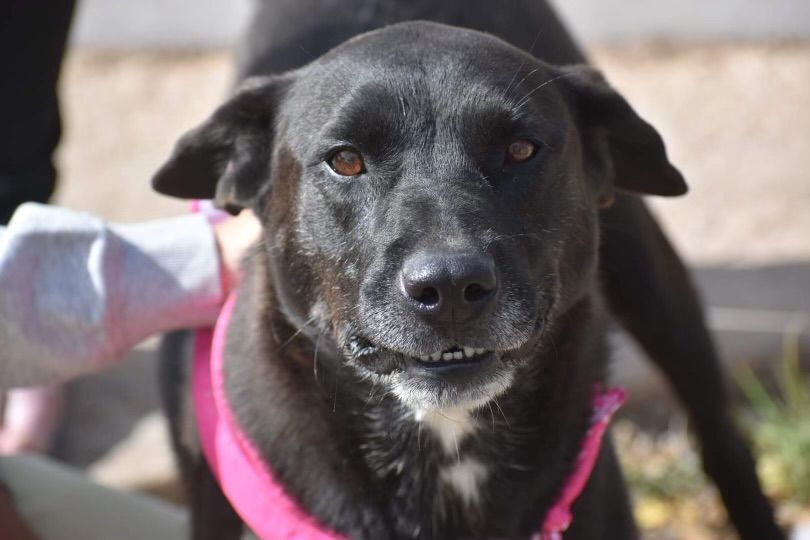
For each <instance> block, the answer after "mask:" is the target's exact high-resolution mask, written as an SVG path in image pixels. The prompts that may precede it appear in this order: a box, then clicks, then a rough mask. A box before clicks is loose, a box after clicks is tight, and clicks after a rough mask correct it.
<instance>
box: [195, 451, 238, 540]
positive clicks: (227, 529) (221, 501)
mask: <svg viewBox="0 0 810 540" xmlns="http://www.w3.org/2000/svg"><path fill="white" fill-rule="evenodd" d="M190 480H191V482H190V486H189V487H190V494H191V538H192V539H193V540H231V539H233V540H238V538H239V537H240V536H241V535H242V520H241V519H240V518H239V516H238V515H237V514H236V512H235V511H234V509H233V508H232V507H231V505H230V503H229V502H228V500H227V499H226V498H225V495H223V494H222V490H221V489H220V488H219V484H218V483H217V481H216V479H215V478H214V475H213V474H212V473H211V469H210V468H209V467H208V463H206V462H205V460H204V459H199V460H197V462H196V463H195V464H194V465H193V470H192V473H191V479H190Z"/></svg>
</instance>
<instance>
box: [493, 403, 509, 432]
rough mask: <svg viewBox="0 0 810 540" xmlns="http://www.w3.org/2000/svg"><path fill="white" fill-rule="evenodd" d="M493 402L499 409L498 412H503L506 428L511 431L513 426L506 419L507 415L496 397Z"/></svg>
mask: <svg viewBox="0 0 810 540" xmlns="http://www.w3.org/2000/svg"><path fill="white" fill-rule="evenodd" d="M492 402H493V403H494V404H495V406H496V407H498V410H499V411H501V416H502V417H503V421H504V422H506V427H508V428H510V429H511V428H512V425H511V424H510V423H509V420H508V419H507V418H506V413H504V412H503V409H502V408H501V404H500V403H498V400H497V399H496V398H494V397H493V398H492Z"/></svg>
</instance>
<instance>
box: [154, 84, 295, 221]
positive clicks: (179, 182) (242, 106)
mask: <svg viewBox="0 0 810 540" xmlns="http://www.w3.org/2000/svg"><path fill="white" fill-rule="evenodd" d="M290 82H291V77H290V76H288V75H280V76H269V77H254V78H250V79H246V80H245V82H243V83H242V84H241V85H239V87H238V88H237V89H236V92H235V93H234V95H233V96H232V97H231V98H230V99H229V100H228V101H227V102H226V103H225V104H224V105H222V106H220V107H219V108H218V109H217V110H216V111H215V112H214V114H213V115H211V117H210V118H209V119H208V120H206V121H205V122H203V124H202V125H200V126H198V127H196V128H194V129H192V130H191V131H189V132H188V133H186V134H185V135H183V137H182V138H181V139H180V140H179V141H178V142H177V144H176V145H175V147H174V151H173V152H172V155H171V156H170V157H169V160H168V161H167V162H166V163H164V164H163V166H162V167H161V168H160V170H158V172H157V173H155V176H154V177H153V178H152V187H153V188H154V189H155V190H156V191H158V192H160V193H163V194H164V195H171V196H173V197H181V198H184V199H214V203H215V204H216V205H217V206H218V207H220V208H223V209H225V210H227V211H228V212H231V213H233V214H235V213H238V212H239V210H241V209H242V208H246V207H249V206H252V204H253V202H254V201H255V200H256V197H257V196H258V195H259V194H260V192H261V191H262V190H263V188H264V187H265V186H267V187H269V174H270V155H271V153H272V151H273V148H272V141H273V132H274V130H275V112H276V110H277V108H278V104H279V103H280V101H281V99H282V97H283V95H284V93H285V92H286V90H287V88H288V87H289V84H290Z"/></svg>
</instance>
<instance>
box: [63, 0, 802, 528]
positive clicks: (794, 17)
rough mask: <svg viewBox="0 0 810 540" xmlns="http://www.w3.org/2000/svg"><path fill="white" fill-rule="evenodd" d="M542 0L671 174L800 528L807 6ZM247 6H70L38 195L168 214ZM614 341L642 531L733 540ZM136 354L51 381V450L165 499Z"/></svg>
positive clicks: (744, 405)
mask: <svg viewBox="0 0 810 540" xmlns="http://www.w3.org/2000/svg"><path fill="white" fill-rule="evenodd" d="M552 3H554V4H555V5H557V7H558V8H559V10H560V12H561V14H562V16H563V18H564V20H565V21H566V23H567V24H568V25H569V28H571V29H572V30H573V32H574V34H575V35H576V36H577V37H578V38H579V39H580V41H581V43H582V44H583V46H584V47H585V48H586V50H587V51H588V53H589V55H590V56H591V58H592V60H593V62H594V63H595V64H596V65H597V66H598V67H600V68H601V69H602V70H603V71H604V72H605V74H606V75H607V77H608V79H609V80H610V81H611V82H612V83H613V84H614V85H615V86H616V87H618V88H619V89H620V91H621V92H623V93H624V95H625V96H626V97H627V98H628V100H629V101H630V102H631V103H632V104H633V106H634V107H635V108H636V109H637V110H638V111H639V112H640V113H641V114H642V116H644V117H645V118H646V119H648V120H649V121H650V122H651V123H652V124H654V125H655V126H656V127H657V128H658V130H659V131H660V132H661V133H662V135H663V137H664V139H665V140H666V142H667V145H668V148H669V151H670V155H671V158H672V160H673V162H674V163H675V164H676V165H677V166H678V167H679V168H680V169H681V170H682V171H683V172H684V173H685V176H686V178H687V180H688V181H689V183H690V186H691V192H690V193H689V195H688V196H686V197H683V198H679V199H674V200H653V201H651V202H652V204H653V207H654V209H655V212H656V214H657V215H658V216H659V217H660V219H661V220H662V222H663V224H664V226H665V228H666V230H667V231H668V233H669V234H670V237H671V238H672V239H673V241H674V243H675V244H676V246H677V247H678V249H679V250H680V252H681V254H682V255H683V256H684V257H685V259H686V260H687V261H688V263H689V264H690V265H691V266H692V267H693V268H694V270H695V273H696V274H695V275H696V278H697V280H698V283H699V286H700V288H701V290H702V292H703V295H704V298H705V300H706V304H707V309H708V313H709V319H710V322H711V325H712V328H713V330H714V331H715V334H716V337H717V340H718V342H719V344H720V346H721V349H722V351H723V356H724V360H725V361H726V362H727V363H728V365H729V373H730V375H731V377H730V380H729V385H730V387H732V388H734V389H735V395H736V396H737V398H738V404H739V419H740V422H741V423H742V424H743V425H744V426H745V427H746V429H747V430H748V433H749V434H750V436H751V437H752V440H753V441H754V444H755V447H756V450H757V452H758V454H759V455H760V473H761V475H762V478H763V480H764V482H765V485H766V489H767V490H768V492H769V494H770V495H771V496H772V497H773V499H774V500H775V501H776V503H777V506H778V513H779V518H780V520H782V522H783V523H784V524H787V525H790V524H797V523H802V522H807V521H809V520H810V386H808V378H807V370H806V368H807V365H808V360H810V2H808V1H807V0H770V1H754V0H714V1H712V2H705V1H700V0H678V1H675V0H667V1H663V0H661V1H657V2H649V1H643V0H564V1H563V0H557V1H556V2H552ZM250 12H251V3H250V1H249V0H230V1H227V2H224V1H218V0H139V1H138V2H131V1H125V0H80V1H79V5H78V11H77V15H76V19H75V21H74V26H73V32H72V36H71V43H72V46H71V48H70V51H69V53H68V55H67V58H66V63H65V66H64V70H63V76H62V81H61V86H60V88H61V96H62V99H63V113H64V120H65V133H64V137H63V141H62V144H61V146H60V149H59V151H58V165H59V171H60V179H59V187H58V191H57V195H56V199H55V202H56V203H58V204H62V205H65V206H68V207H71V208H74V209H80V210H86V211H89V212H92V213H95V214H98V215H101V216H103V217H105V218H107V219H109V220H114V221H133V220H143V219H149V218H156V217H161V216H168V215H174V214H179V213H183V212H186V211H187V205H186V203H184V202H181V201H176V200H171V199H168V198H165V197H161V196H158V195H156V194H154V193H152V192H151V191H150V188H149V178H150V175H151V174H152V172H153V171H155V170H156V168H157V167H158V166H159V165H160V164H161V163H162V160H163V159H164V158H165V157H166V156H167V155H168V152H169V151H170V149H171V147H172V144H173V143H174V141H175V140H176V139H177V138H178V136H179V135H180V134H182V133H183V132H184V131H185V130H187V129H189V128H190V127H192V126H194V125H196V124H197V123H198V122H200V121H201V120H202V119H203V118H204V117H206V116H207V115H208V114H209V113H210V112H211V110H212V109H213V108H214V107H215V106H216V105H217V104H218V103H219V102H220V101H221V100H222V98H223V97H224V96H225V94H226V92H227V91H228V88H229V86H230V84H231V83H232V66H231V54H232V50H233V47H234V45H235V43H236V41H237V38H238V36H239V34H240V31H241V29H242V28H243V26H244V25H245V23H246V22H247V20H248V18H249V16H250ZM614 344H615V349H616V366H615V370H614V376H615V378H616V379H617V380H618V381H621V383H622V384H623V385H625V386H626V387H627V388H628V390H629V391H630V396H631V402H630V404H629V405H628V407H627V410H626V412H625V413H624V416H623V418H622V420H621V421H620V422H619V424H618V425H617V430H616V432H617V438H618V441H619V447H620V451H621V454H622V458H623V461H624V462H625V467H626V469H627V475H628V477H629V479H630V482H631V485H632V488H633V491H634V500H635V507H636V514H637V518H638V520H639V522H640V524H641V525H642V527H643V528H644V530H645V536H646V537H647V538H694V539H700V538H725V537H732V536H731V532H730V531H729V529H728V527H727V526H726V525H725V517H724V515H723V511H722V507H721V506H720V505H719V504H718V502H717V498H716V496H715V495H714V492H713V490H712V488H711V487H709V486H707V485H706V484H705V481H704V479H703V476H702V473H701V472H700V467H699V462H698V460H697V457H696V455H695V454H694V452H693V451H692V449H691V448H692V447H691V446H690V444H689V441H688V437H687V435H686V433H687V426H686V421H685V419H684V418H683V416H682V415H681V414H680V412H679V410H678V408H677V405H676V404H675V403H674V402H673V400H672V399H671V397H670V395H669V392H668V391H667V389H666V387H665V386H664V385H663V384H662V382H661V381H660V380H659V378H658V377H657V375H656V374H655V373H654V372H652V370H651V369H650V368H649V367H648V365H647V364H646V363H645V362H644V361H643V359H642V358H641V353H639V352H638V350H637V349H635V348H634V347H633V346H632V345H631V344H630V343H629V342H628V341H627V340H626V339H625V338H624V336H622V335H621V334H618V333H617V334H616V335H615V337H614ZM155 347H156V341H155V340H151V341H148V342H146V343H144V344H142V345H141V346H139V347H138V348H137V349H136V350H135V351H133V352H132V353H131V355H130V358H129V359H128V360H127V361H126V362H124V363H123V364H122V365H121V366H119V367H118V368H116V369H115V370H113V371H112V372H110V373H105V374H103V375H101V376H96V377H91V378H87V379H83V380H80V381H77V382H75V383H72V384H71V385H70V388H69V392H68V407H67V409H68V411H67V418H66V421H65V424H64V426H63V428H62V429H61V432H60V434H59V437H58V440H57V446H56V450H55V453H56V455H57V456H58V457H60V458H62V459H64V460H66V461H68V462H70V463H73V464H76V465H78V466H80V467H83V468H85V469H87V470H88V471H89V473H90V474H91V475H92V476H93V477H94V478H96V479H98V480H99V481H101V482H103V483H106V484H108V485H113V486H117V487H124V488H126V489H137V490H145V491H149V492H153V493H159V494H161V495H163V496H166V497H169V498H171V499H173V500H176V501H177V500H180V499H179V497H180V495H179V490H178V489H177V484H176V479H175V474H174V466H173V461H172V456H171V454H170V451H169V446H168V441H167V438H166V434H165V426H164V424H163V420H162V417H161V415H160V413H159V411H158V402H157V391H156V385H155V378H156V375H155V357H154V351H155ZM102 403H103V404H104V405H103V406H101V405H100V404H102Z"/></svg>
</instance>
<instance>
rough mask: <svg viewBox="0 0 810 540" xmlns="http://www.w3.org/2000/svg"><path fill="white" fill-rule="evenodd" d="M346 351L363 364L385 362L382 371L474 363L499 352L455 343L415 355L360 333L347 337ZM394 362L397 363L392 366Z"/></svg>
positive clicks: (471, 364)
mask: <svg viewBox="0 0 810 540" xmlns="http://www.w3.org/2000/svg"><path fill="white" fill-rule="evenodd" d="M346 353H347V356H349V357H350V358H351V359H352V360H354V361H356V362H358V363H360V364H362V365H368V364H369V363H370V362H371V361H373V360H376V361H377V362H378V363H381V364H382V365H381V366H379V368H380V369H381V370H388V369H391V368H393V369H405V368H407V367H408V365H411V366H413V365H416V366H419V367H422V368H425V369H440V368H446V367H453V366H456V367H462V366H474V365H476V364H480V363H482V362H484V361H486V360H490V359H492V358H494V357H496V356H498V355H499V354H498V352H497V351H493V350H490V349H486V348H483V347H471V346H468V345H453V346H451V347H448V348H445V349H442V350H439V351H436V352H433V353H431V354H422V355H412V354H407V353H404V352H400V351H396V350H393V349H389V348H386V347H383V346H381V345H377V344H375V343H373V342H371V341H370V340H369V339H367V338H365V337H362V336H360V335H353V336H351V337H350V338H349V339H348V342H347V346H346ZM395 363H396V364H398V365H396V366H395V365H393V364H395Z"/></svg>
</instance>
